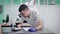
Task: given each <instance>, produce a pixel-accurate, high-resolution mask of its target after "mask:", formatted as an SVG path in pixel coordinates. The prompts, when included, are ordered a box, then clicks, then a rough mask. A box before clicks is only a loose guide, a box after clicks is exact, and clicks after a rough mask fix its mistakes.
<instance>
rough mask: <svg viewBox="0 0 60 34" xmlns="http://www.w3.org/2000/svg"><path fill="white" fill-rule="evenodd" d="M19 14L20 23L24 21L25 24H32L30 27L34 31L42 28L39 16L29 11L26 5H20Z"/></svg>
mask: <svg viewBox="0 0 60 34" xmlns="http://www.w3.org/2000/svg"><path fill="white" fill-rule="evenodd" d="M19 12H20V14H19V15H18V16H19V17H20V18H21V20H22V21H24V20H25V21H27V23H29V24H32V27H33V28H34V29H36V30H39V29H42V28H43V24H42V20H41V19H40V17H39V15H38V14H37V13H36V12H34V11H31V10H30V9H29V8H28V6H27V5H25V4H22V5H21V6H20V7H19ZM22 24H23V23H22Z"/></svg>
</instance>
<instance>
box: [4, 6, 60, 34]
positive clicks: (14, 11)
mask: <svg viewBox="0 0 60 34" xmlns="http://www.w3.org/2000/svg"><path fill="white" fill-rule="evenodd" d="M18 7H19V5H11V6H10V5H5V6H4V15H5V17H6V14H9V15H10V18H13V19H14V18H15V16H17V15H18ZM38 11H39V12H40V13H41V14H42V15H43V19H44V26H45V27H48V28H50V29H51V30H52V31H53V32H55V33H56V34H59V33H60V32H59V31H60V22H59V20H60V19H59V17H60V15H59V12H60V6H54V5H53V6H51V5H50V6H48V5H47V6H46V5H45V6H42V5H41V6H38ZM5 17H4V18H5Z"/></svg>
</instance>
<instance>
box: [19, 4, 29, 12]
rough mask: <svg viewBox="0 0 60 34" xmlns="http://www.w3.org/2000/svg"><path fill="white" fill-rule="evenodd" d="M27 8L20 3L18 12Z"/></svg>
mask: <svg viewBox="0 0 60 34" xmlns="http://www.w3.org/2000/svg"><path fill="white" fill-rule="evenodd" d="M27 8H28V6H27V5H25V4H22V5H20V7H19V12H22V10H25V9H27Z"/></svg>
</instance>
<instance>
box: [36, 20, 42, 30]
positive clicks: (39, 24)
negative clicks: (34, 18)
mask: <svg viewBox="0 0 60 34" xmlns="http://www.w3.org/2000/svg"><path fill="white" fill-rule="evenodd" d="M42 28H43V23H42V21H38V25H37V27H36V29H37V30H40V29H42Z"/></svg>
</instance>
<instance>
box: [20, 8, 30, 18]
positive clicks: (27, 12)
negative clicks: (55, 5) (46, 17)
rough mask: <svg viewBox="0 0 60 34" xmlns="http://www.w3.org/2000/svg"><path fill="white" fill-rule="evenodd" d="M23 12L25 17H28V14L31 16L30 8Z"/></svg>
mask: <svg viewBox="0 0 60 34" xmlns="http://www.w3.org/2000/svg"><path fill="white" fill-rule="evenodd" d="M21 14H22V15H23V16H24V17H27V16H29V14H30V10H29V9H25V10H22V12H21Z"/></svg>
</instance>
